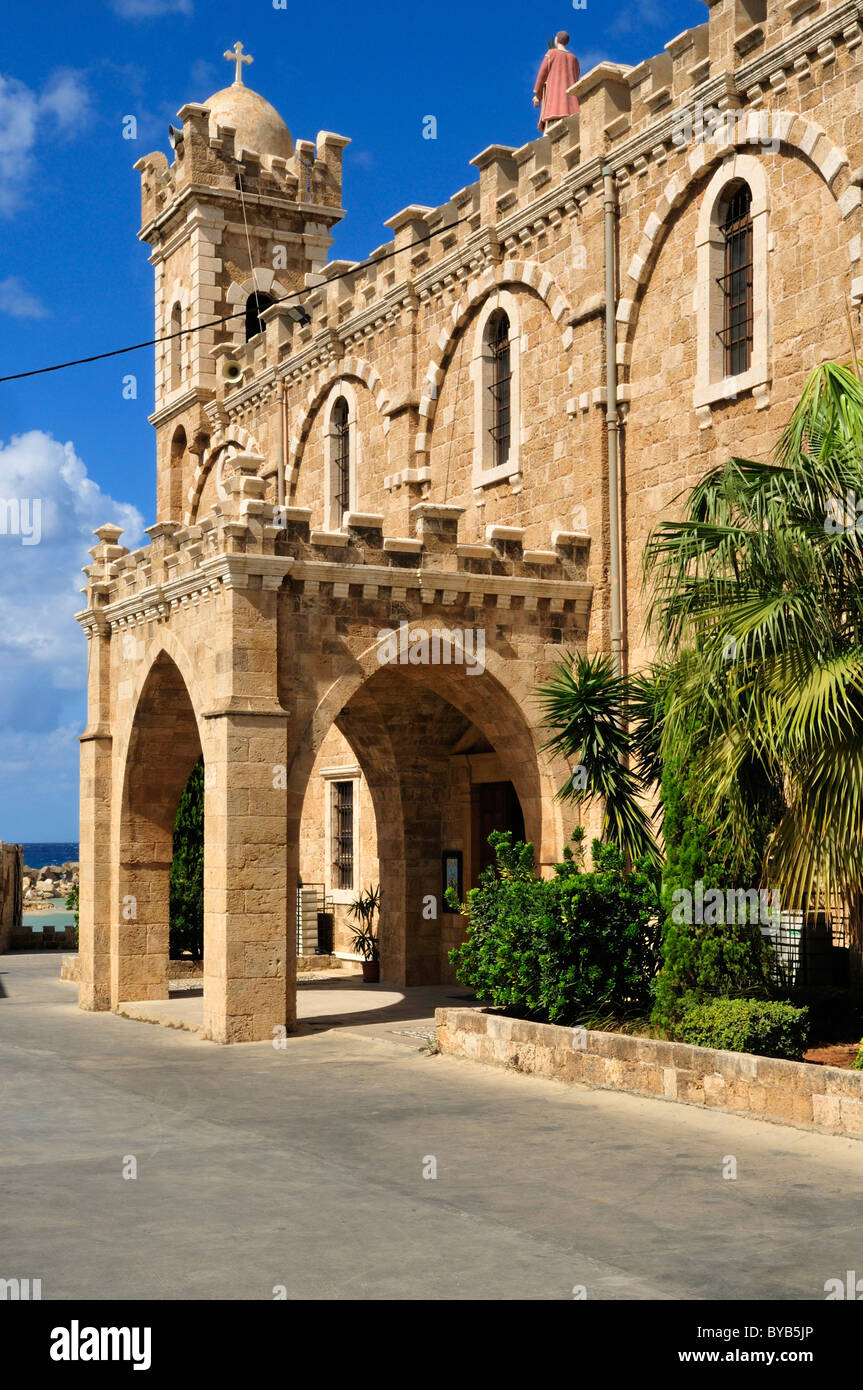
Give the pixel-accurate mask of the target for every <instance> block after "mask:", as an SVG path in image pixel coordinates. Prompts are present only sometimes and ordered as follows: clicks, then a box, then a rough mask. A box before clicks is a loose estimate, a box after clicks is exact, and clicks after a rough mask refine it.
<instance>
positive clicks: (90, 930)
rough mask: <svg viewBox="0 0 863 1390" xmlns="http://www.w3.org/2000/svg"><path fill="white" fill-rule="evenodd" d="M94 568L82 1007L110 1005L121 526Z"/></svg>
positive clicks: (104, 541)
mask: <svg viewBox="0 0 863 1390" xmlns="http://www.w3.org/2000/svg"><path fill="white" fill-rule="evenodd" d="M95 535H96V539H97V542H98V544H97V545H95V546H94V547H93V548H92V549H91V551H90V555H91V556H92V559H93V563H92V565H90V566H88V568H87V570H86V571H85V573H86V574H87V603H88V607H87V609H86V610H85V611H84V612H83V613H80V614H78V620H79V622H80V623H81V626H82V627H83V629H84V631H85V633H86V635H87V727H86V729H85V730H84V733H83V734H82V735H81V740H80V744H81V753H80V757H81V787H80V831H79V835H80V849H79V854H78V857H79V861H80V862H79V866H78V885H79V886H78V894H79V898H78V962H79V963H78V968H79V985H78V1006H79V1008H81V1009H88V1010H92V1011H98V1010H103V1009H110V1007H111V960H110V953H111V863H112V860H111V850H112V834H111V796H112V757H113V741H112V737H111V723H110V720H111V633H110V628H109V626H108V623H107V620H106V619H105V617H104V613H103V612H101V611H100V610H101V609H102V608H103V606H104V603H105V600H106V595H107V576H108V570H109V566H110V564H111V562H112V561H113V560H116V559H119V558H120V557H121V556H123V555H126V554H127V553H128V552H127V550H126V547H125V546H122V545H119V544H118V541H119V539H120V536H121V535H122V531H121V529H120V527H119V526H111V525H105V526H100V527H99V529H98V530H97V531H96V533H95Z"/></svg>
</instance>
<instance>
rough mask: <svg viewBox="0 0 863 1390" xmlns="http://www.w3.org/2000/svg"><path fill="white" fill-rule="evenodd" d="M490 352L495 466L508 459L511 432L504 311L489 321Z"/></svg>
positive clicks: (510, 392) (508, 369)
mask: <svg viewBox="0 0 863 1390" xmlns="http://www.w3.org/2000/svg"><path fill="white" fill-rule="evenodd" d="M488 345H489V352H490V354H491V383H490V385H489V388H488V389H489V391H490V393H491V402H492V406H491V419H492V423H491V426H490V428H489V434H490V435H491V437H492V440H493V442H494V466H495V467H496V468H499V467H500V466H501V464H504V463H507V462H508V461H509V451H510V440H511V433H512V361H511V349H510V341H509V319H508V318H507V316H506V314H505V313H503V311H501V312H500V313H499V314H496V315H495V316H494V318H493V319H492V320H491V323H490V325H489V338H488Z"/></svg>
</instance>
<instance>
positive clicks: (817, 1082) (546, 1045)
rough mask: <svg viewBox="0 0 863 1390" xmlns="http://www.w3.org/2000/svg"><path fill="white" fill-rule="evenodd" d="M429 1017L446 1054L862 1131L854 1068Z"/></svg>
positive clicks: (506, 1022)
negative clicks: (433, 1019) (435, 1026)
mask: <svg viewBox="0 0 863 1390" xmlns="http://www.w3.org/2000/svg"><path fill="white" fill-rule="evenodd" d="M435 1020H436V1023H437V1037H438V1043H439V1044H440V1050H441V1052H448V1053H451V1054H452V1055H453V1056H457V1057H466V1058H469V1059H470V1060H472V1061H475V1062H485V1063H486V1064H488V1065H490V1066H497V1067H510V1068H512V1069H514V1070H516V1071H522V1072H525V1073H527V1074H528V1075H532V1076H544V1077H550V1078H551V1079H552V1080H555V1081H565V1082H576V1083H580V1084H581V1085H585V1086H592V1087H594V1088H596V1089H598V1090H607V1091H628V1092H629V1093H630V1094H631V1095H635V1096H650V1097H651V1098H653V1099H656V1100H671V1101H679V1102H681V1103H682V1104H684V1105H699V1106H702V1107H705V1108H706V1109H708V1110H722V1111H726V1112H728V1113H730V1114H735V1115H747V1116H749V1117H750V1118H752V1119H755V1120H770V1121H771V1122H773V1123H775V1124H784V1125H793V1126H796V1127H797V1128H799V1129H812V1130H818V1131H819V1132H820V1133H822V1134H840V1135H845V1136H846V1137H848V1138H851V1139H863V1072H856V1071H843V1070H841V1069H840V1068H839V1067H819V1066H814V1065H812V1064H811V1063H809V1062H787V1061H785V1060H783V1059H781V1058H774V1057H755V1056H752V1055H751V1054H750V1053H747V1052H718V1051H716V1050H715V1049H714V1048H708V1047H690V1046H689V1044H687V1043H674V1042H664V1041H662V1040H661V1039H655V1038H639V1037H632V1036H630V1035H629V1034H626V1033H596V1032H593V1031H592V1030H590V1029H584V1028H576V1029H573V1028H561V1027H558V1026H557V1025H555V1024H543V1023H528V1022H525V1021H523V1020H521V1019H513V1018H504V1017H502V1016H501V1015H500V1014H489V1013H480V1012H478V1011H476V1010H473V1009H438V1010H437V1011H436V1013H435Z"/></svg>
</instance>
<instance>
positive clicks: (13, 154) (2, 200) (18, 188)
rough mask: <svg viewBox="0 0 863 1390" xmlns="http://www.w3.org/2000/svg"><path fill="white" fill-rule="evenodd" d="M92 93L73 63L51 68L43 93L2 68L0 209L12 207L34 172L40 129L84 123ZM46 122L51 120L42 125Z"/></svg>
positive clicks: (65, 131) (66, 129)
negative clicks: (32, 89) (53, 71)
mask: <svg viewBox="0 0 863 1390" xmlns="http://www.w3.org/2000/svg"><path fill="white" fill-rule="evenodd" d="M90 107H91V102H90V94H89V92H88V91H87V88H86V86H85V84H84V79H83V77H82V75H81V74H80V73H78V72H75V71H74V70H73V69H71V68H60V69H58V70H57V71H56V72H55V73H52V74H51V76H50V77H49V78H48V81H47V83H46V85H45V87H44V89H43V90H42V92H41V93H38V92H34V91H31V89H30V88H29V87H28V86H26V84H25V83H23V82H19V80H18V78H17V77H4V76H3V75H2V73H0V214H5V215H8V214H9V213H12V212H14V211H15V209H16V208H17V207H18V206H19V204H20V201H21V196H22V194H23V192H24V190H25V188H26V186H27V182H28V180H29V178H30V176H31V174H32V172H33V168H34V163H35V153H36V148H37V144H38V141H39V139H40V138H41V137H42V135H43V133H44V134H45V136H46V137H47V136H48V135H49V133H50V135H51V137H52V138H53V137H54V136H56V134H57V132H58V131H59V133H60V134H61V135H72V134H74V133H76V132H77V131H80V130H81V129H82V128H83V125H84V122H85V119H86V117H87V116H88V114H89V112H90ZM46 122H47V123H50V124H49V127H48V129H47V130H46V129H45V127H46Z"/></svg>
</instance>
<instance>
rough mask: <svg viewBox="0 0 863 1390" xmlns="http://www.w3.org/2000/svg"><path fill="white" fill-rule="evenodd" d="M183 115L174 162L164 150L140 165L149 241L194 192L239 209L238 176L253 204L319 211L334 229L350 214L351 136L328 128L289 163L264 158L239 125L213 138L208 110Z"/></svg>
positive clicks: (300, 146)
mask: <svg viewBox="0 0 863 1390" xmlns="http://www.w3.org/2000/svg"><path fill="white" fill-rule="evenodd" d="M177 115H178V119H179V120H181V121H182V122H183V125H182V130H181V132H180V133H179V134H178V135H177V137H176V140H175V146H174V159H173V162H172V163H170V164H169V163H168V160H167V157H166V156H165V155H164V154H163V153H162V151H160V150H156V151H153V152H152V153H150V154H147V155H144V156H143V157H142V158H141V159H139V160H137V161H136V163H135V165H134V168H135V169H136V170H138V172H139V173H140V174H141V224H142V225H141V231H140V232H139V233H138V235H139V238H140V239H141V240H142V241H150V240H151V239H152V236H153V233H154V232H155V231H156V229H157V227H158V225H159V223H160V221H162V220H166V219H169V218H171V217H172V215H173V214H174V213H176V212H178V211H179V210H180V209H181V207H182V206H183V205H184V204H185V201H186V197H187V196H188V195H189V194H192V193H196V194H199V195H200V194H206V193H207V192H210V193H216V194H217V195H218V196H219V197H220V199H222V200H226V201H228V202H232V203H233V202H236V204H237V206H238V207H239V204H240V189H239V187H238V179H239V180H240V181H241V182H242V192H243V196H244V198H245V200H246V202H247V203H252V204H254V203H256V202H257V201H258V199H261V200H262V201H265V202H266V203H267V204H268V205H272V206H274V207H276V208H278V207H282V208H284V209H285V210H302V211H305V212H307V213H311V212H314V213H315V215H317V216H318V217H319V219H320V220H326V221H327V222H329V223H330V225H332V224H334V223H336V222H338V221H340V220H341V218H342V217H343V216H344V209H343V207H342V205H341V201H342V156H343V151H344V149H345V147H346V146H347V145H349V144H350V143H351V141H350V137H349V136H346V135H338V134H336V133H335V132H334V131H330V130H323V131H319V133H318V136H317V140H316V141H314V142H313V141H311V140H298V141H296V143H295V144H294V145H293V153H292V154H291V155H290V157H289V158H288V157H282V156H279V155H272V154H263V155H262V153H261V152H260V151H257V150H253V149H250V148H247V147H246V146H244V145H243V144H242V143H241V142H239V141H238V140H237V133H236V130H235V129H234V128H233V127H232V126H229V125H226V124H218V125H217V126H216V134H215V135H213V134H212V133H211V121H210V117H211V111H210V108H209V107H208V106H203V105H199V104H197V103H194V102H187V103H186V105H185V106H183V107H181V108H180V111H179V112H178V113H177ZM184 195H185V196H184Z"/></svg>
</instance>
